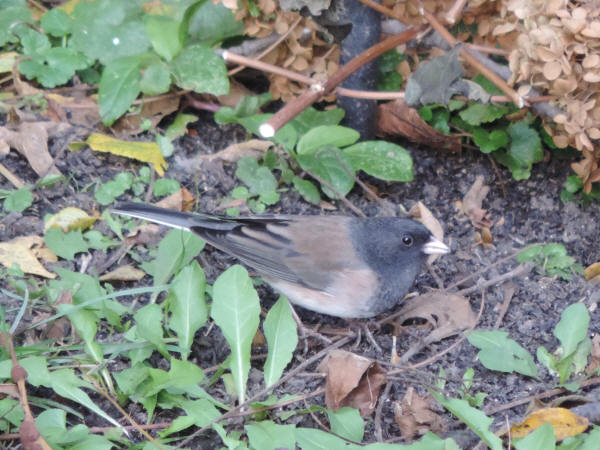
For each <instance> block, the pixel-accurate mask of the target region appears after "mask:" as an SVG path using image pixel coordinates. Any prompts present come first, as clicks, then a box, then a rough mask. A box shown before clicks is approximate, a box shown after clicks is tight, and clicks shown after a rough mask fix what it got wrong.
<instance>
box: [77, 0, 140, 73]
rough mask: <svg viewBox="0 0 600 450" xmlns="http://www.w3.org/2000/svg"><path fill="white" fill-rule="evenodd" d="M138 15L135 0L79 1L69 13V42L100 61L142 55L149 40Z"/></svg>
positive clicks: (105, 62) (137, 6)
mask: <svg viewBox="0 0 600 450" xmlns="http://www.w3.org/2000/svg"><path fill="white" fill-rule="evenodd" d="M141 16H142V9H141V7H140V4H139V3H138V2H123V1H121V0H96V1H92V2H79V3H78V4H77V6H76V7H75V10H74V11H73V14H72V17H73V26H72V30H73V34H72V36H71V41H70V43H71V44H72V46H73V47H74V48H75V49H77V50H79V51H81V52H82V53H84V54H85V55H86V56H87V57H88V58H90V59H91V60H100V62H101V63H102V64H104V65H107V64H108V63H110V62H111V61H113V60H115V59H118V58H122V57H127V56H135V55H142V54H144V53H146V52H147V51H148V50H149V49H150V48H151V42H150V39H149V38H148V33H147V32H146V27H145V26H144V24H143V23H142V22H141V21H140V17H141Z"/></svg>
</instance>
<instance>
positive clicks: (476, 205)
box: [459, 175, 494, 228]
mask: <svg viewBox="0 0 600 450" xmlns="http://www.w3.org/2000/svg"><path fill="white" fill-rule="evenodd" d="M489 191H490V187H489V186H486V185H485V184H484V178H483V176H482V175H478V176H477V178H476V179H475V183H473V186H471V189H469V192H467V193H466V194H465V196H464V197H463V199H462V202H461V203H460V204H459V210H460V212H461V213H462V214H464V215H466V216H467V218H468V219H469V220H470V221H471V223H472V224H473V226H475V227H477V228H481V227H491V226H492V225H493V224H494V222H493V221H492V220H491V219H490V217H489V213H488V212H487V210H485V209H483V208H482V204H483V200H484V199H485V197H486V196H487V194H488V192H489Z"/></svg>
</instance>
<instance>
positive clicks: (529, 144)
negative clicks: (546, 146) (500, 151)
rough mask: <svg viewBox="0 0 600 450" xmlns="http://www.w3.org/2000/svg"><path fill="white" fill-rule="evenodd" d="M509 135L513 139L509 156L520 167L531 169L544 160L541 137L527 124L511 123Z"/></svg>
mask: <svg viewBox="0 0 600 450" xmlns="http://www.w3.org/2000/svg"><path fill="white" fill-rule="evenodd" d="M508 134H509V136H510V139H511V142H510V146H509V150H508V151H509V154H510V155H511V156H512V157H513V158H514V159H515V160H516V161H517V162H518V163H519V164H520V165H522V166H523V167H527V168H529V169H530V168H531V166H532V165H533V163H536V162H539V161H541V160H542V159H543V158H544V152H543V150H542V142H541V139H540V135H539V134H538V132H537V131H535V130H534V129H533V128H531V127H530V126H529V124H528V123H527V122H524V121H523V122H516V123H511V124H510V125H509V126H508Z"/></svg>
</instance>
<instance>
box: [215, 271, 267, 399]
mask: <svg viewBox="0 0 600 450" xmlns="http://www.w3.org/2000/svg"><path fill="white" fill-rule="evenodd" d="M210 315H211V317H212V318H213V320H214V321H215V324H216V325H217V326H218V327H219V328H220V329H221V332H222V333H223V336H225V339H226V340H227V342H228V343H229V346H230V347H231V357H230V362H229V368H230V370H231V374H232V376H233V379H234V381H235V389H236V393H237V396H238V400H239V402H240V403H241V402H243V401H244V396H245V393H246V380H247V379H248V372H249V370H250V346H251V344H252V339H253V338H254V335H255V334H256V331H257V330H258V323H259V315H260V303H259V300H258V295H257V294H256V291H255V290H254V287H253V286H252V280H251V279H250V277H249V276H248V272H247V271H246V269H244V268H243V267H242V266H239V265H235V266H232V267H230V268H229V269H227V270H226V271H225V272H224V273H222V274H221V276H219V278H217V280H216V281H215V284H214V285H213V303H212V307H211V313H210Z"/></svg>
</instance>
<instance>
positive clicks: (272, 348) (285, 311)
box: [263, 297, 298, 387]
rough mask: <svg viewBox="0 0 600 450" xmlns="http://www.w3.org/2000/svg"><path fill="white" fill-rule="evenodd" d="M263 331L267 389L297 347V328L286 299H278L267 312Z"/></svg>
mask: <svg viewBox="0 0 600 450" xmlns="http://www.w3.org/2000/svg"><path fill="white" fill-rule="evenodd" d="M263 329H264V332H265V338H266V339H267V346H268V349H269V354H268V355H267V361H266V362H265V367H264V377H265V386H266V387H269V386H271V385H272V384H273V383H275V382H276V381H277V380H279V378H280V377H281V374H282V373H283V370H284V369H285V367H286V366H287V365H288V364H289V362H290V361H291V360H292V356H293V354H294V350H295V348H296V346H297V345H298V327H297V325H296V321H295V320H294V318H293V316H292V309H291V307H290V304H289V302H288V300H287V298H285V297H279V300H277V303H275V304H274V305H273V307H272V308H271V309H270V310H269V313H268V314H267V317H266V318H265V321H264V323H263Z"/></svg>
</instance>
